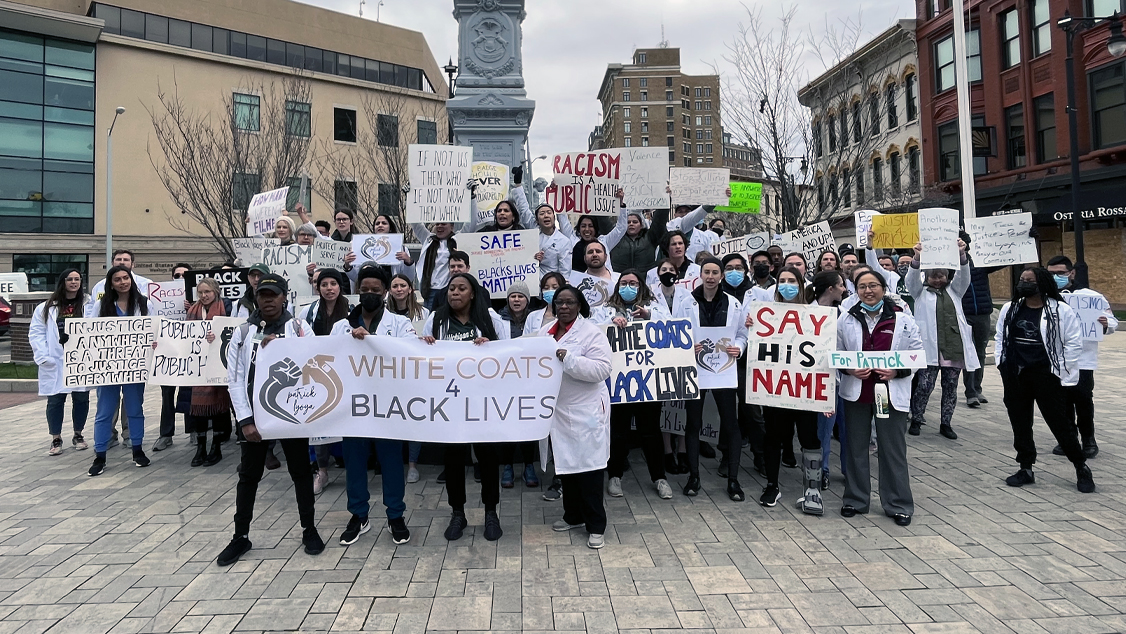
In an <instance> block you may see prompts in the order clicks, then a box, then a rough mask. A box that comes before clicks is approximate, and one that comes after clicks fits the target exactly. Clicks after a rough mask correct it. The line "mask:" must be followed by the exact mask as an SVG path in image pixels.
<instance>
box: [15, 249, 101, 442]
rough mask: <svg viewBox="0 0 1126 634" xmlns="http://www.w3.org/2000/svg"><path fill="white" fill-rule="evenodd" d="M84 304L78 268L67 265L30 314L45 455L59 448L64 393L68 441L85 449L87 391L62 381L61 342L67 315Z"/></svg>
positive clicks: (72, 315) (75, 313)
mask: <svg viewBox="0 0 1126 634" xmlns="http://www.w3.org/2000/svg"><path fill="white" fill-rule="evenodd" d="M85 305H86V294H85V293H84V292H82V274H81V273H79V272H78V269H67V270H65V271H63V274H62V275H60V276H59V283H58V285H57V286H56V287H55V292H54V293H52V294H51V298H50V299H48V300H47V301H45V302H43V303H42V304H40V305H38V306H36V307H35V312H34V313H32V314H31V328H30V330H29V331H28V335H27V338H28V343H30V344H31V350H32V352H33V353H34V355H35V363H36V364H37V365H38V366H39V396H46V397H47V430H48V432H50V434H51V448H50V449H49V450H48V451H47V455H49V456H57V455H59V454H61V453H62V452H63V438H62V433H63V407H64V406H65V405H66V396H67V394H70V404H71V409H72V412H71V419H72V421H73V424H74V436H73V437H72V438H71V441H70V442H71V444H73V445H74V448H75V449H89V447H90V446H89V445H88V444H86V439H85V438H83V437H82V430H83V429H85V428H86V417H87V416H88V415H89V414H90V392H88V391H86V390H77V391H71V390H69V389H67V388H66V387H64V384H63V345H64V344H65V343H66V341H67V334H66V325H65V322H66V320H67V319H74V318H77V317H82V312H83V307H84V306H85Z"/></svg>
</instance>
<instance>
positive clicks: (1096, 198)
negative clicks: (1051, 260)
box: [1035, 179, 1126, 222]
mask: <svg viewBox="0 0 1126 634" xmlns="http://www.w3.org/2000/svg"><path fill="white" fill-rule="evenodd" d="M1038 207H1040V209H1038V210H1037V212H1036V215H1035V219H1036V220H1037V221H1040V222H1059V221H1061V220H1071V219H1072V212H1073V211H1074V206H1073V205H1072V201H1071V192H1070V191H1068V192H1067V193H1065V194H1064V195H1062V196H1060V197H1059V198H1057V199H1056V200H1055V201H1054V202H1051V201H1049V202H1048V203H1047V204H1044V205H1038ZM1079 209H1080V210H1082V214H1083V218H1084V219H1085V220H1098V219H1100V218H1117V217H1126V180H1123V179H1114V180H1113V181H1108V182H1102V183H1092V184H1088V185H1081V186H1080V188H1079Z"/></svg>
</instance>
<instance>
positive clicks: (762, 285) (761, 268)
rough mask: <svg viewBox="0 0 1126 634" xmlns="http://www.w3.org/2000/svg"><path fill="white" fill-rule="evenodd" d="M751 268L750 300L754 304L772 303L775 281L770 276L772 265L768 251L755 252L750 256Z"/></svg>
mask: <svg viewBox="0 0 1126 634" xmlns="http://www.w3.org/2000/svg"><path fill="white" fill-rule="evenodd" d="M751 268H752V270H753V271H754V279H753V280H752V281H753V282H754V288H752V289H751V299H752V300H753V301H756V302H772V301H774V291H773V289H774V285H775V284H777V283H778V282H777V280H775V279H774V276H773V275H772V274H771V270H772V264H771V258H770V253H769V252H768V251H755V252H754V254H752V255H751Z"/></svg>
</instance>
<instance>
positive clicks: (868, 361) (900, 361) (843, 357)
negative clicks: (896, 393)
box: [829, 350, 927, 370]
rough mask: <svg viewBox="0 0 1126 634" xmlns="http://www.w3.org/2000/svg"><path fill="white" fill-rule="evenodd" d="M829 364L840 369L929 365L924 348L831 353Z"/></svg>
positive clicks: (893, 368)
mask: <svg viewBox="0 0 1126 634" xmlns="http://www.w3.org/2000/svg"><path fill="white" fill-rule="evenodd" d="M829 366H830V367H832V368H836V369H838V370H863V369H865V368H871V369H873V370H906V369H914V370H918V369H921V368H925V367H927V355H926V353H925V352H923V351H922V350H892V351H890V352H880V351H869V352H839V351H836V350H834V351H832V352H830V353H829Z"/></svg>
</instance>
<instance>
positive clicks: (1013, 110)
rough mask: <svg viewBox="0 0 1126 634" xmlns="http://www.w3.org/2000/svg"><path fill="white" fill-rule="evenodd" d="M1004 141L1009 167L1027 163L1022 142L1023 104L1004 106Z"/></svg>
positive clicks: (1026, 153)
mask: <svg viewBox="0 0 1126 634" xmlns="http://www.w3.org/2000/svg"><path fill="white" fill-rule="evenodd" d="M1005 142H1006V147H1007V149H1008V165H1009V169H1016V168H1018V167H1024V166H1025V165H1028V152H1027V149H1026V146H1025V142H1024V104H1019V103H1018V104H1017V105H1015V106H1011V107H1009V108H1005Z"/></svg>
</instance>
